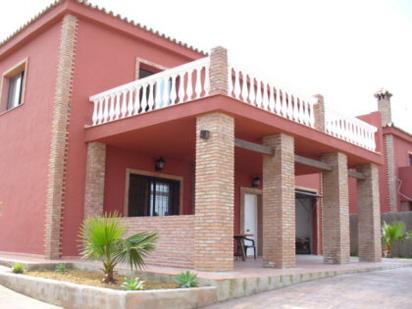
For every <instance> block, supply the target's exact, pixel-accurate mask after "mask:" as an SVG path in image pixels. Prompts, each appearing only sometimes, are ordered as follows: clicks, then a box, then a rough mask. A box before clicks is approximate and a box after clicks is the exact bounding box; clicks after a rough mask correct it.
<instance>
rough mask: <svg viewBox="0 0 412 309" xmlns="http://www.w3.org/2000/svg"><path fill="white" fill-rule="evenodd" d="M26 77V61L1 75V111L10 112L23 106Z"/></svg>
mask: <svg viewBox="0 0 412 309" xmlns="http://www.w3.org/2000/svg"><path fill="white" fill-rule="evenodd" d="M26 75H27V60H24V61H22V62H21V63H19V64H17V65H15V66H14V67H13V68H11V69H9V70H8V71H7V72H5V73H3V77H2V80H1V93H0V99H1V101H0V103H1V104H0V106H1V110H2V111H4V110H11V109H13V108H16V107H18V106H20V105H22V104H23V102H24V89H25V82H26Z"/></svg>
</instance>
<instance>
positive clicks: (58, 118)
mask: <svg viewBox="0 0 412 309" xmlns="http://www.w3.org/2000/svg"><path fill="white" fill-rule="evenodd" d="M77 29H78V19H77V17H75V16H73V15H66V16H64V18H63V22H62V24H61V29H60V45H59V54H58V63H57V76H56V86H55V90H54V91H55V94H54V105H53V120H52V127H51V142H50V156H49V164H48V185H47V198H46V218H45V229H44V233H45V235H44V246H45V248H44V255H45V257H46V258H50V259H56V258H59V257H60V254H61V235H62V230H61V229H62V221H63V213H64V200H65V196H64V192H65V186H66V183H65V181H66V177H65V176H66V171H65V169H66V159H67V147H68V133H69V132H68V125H69V122H70V108H71V102H72V86H73V75H74V66H75V58H76V44H77Z"/></svg>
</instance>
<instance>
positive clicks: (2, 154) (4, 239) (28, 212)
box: [0, 24, 60, 254]
mask: <svg viewBox="0 0 412 309" xmlns="http://www.w3.org/2000/svg"><path fill="white" fill-rule="evenodd" d="M59 36H60V24H55V25H54V26H52V27H51V28H49V29H47V31H44V32H43V33H41V34H40V35H38V36H37V37H34V38H33V39H32V40H31V41H29V42H27V43H26V44H24V45H23V46H20V47H19V48H18V49H16V50H15V51H14V52H13V53H11V54H9V55H8V56H6V57H4V56H3V55H0V73H1V75H2V73H3V72H5V71H6V70H8V69H9V68H10V67H13V66H14V65H15V64H17V63H19V62H20V61H22V60H23V59H25V58H27V59H28V70H27V76H26V89H25V100H24V104H23V105H21V106H20V107H18V108H16V109H14V110H11V111H8V112H5V113H3V114H1V115H0V145H1V146H0V149H1V151H0V251H9V252H16V253H17V252H25V253H31V254H43V253H44V243H43V237H44V224H45V204H46V192H47V173H48V161H49V152H50V137H51V120H52V106H53V99H54V91H55V81H56V73H57V70H56V68H57V53H58V43H59Z"/></svg>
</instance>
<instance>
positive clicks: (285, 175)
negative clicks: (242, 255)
mask: <svg viewBox="0 0 412 309" xmlns="http://www.w3.org/2000/svg"><path fill="white" fill-rule="evenodd" d="M263 143H264V144H265V145H266V146H271V147H273V148H275V149H276V150H275V154H274V155H273V156H267V155H265V156H264V157H263V263H264V266H265V267H277V268H285V267H293V266H295V234H296V231H295V152H294V139H293V137H291V136H288V135H285V134H278V135H274V136H267V137H265V138H264V139H263Z"/></svg>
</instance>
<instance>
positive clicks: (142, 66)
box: [136, 58, 179, 111]
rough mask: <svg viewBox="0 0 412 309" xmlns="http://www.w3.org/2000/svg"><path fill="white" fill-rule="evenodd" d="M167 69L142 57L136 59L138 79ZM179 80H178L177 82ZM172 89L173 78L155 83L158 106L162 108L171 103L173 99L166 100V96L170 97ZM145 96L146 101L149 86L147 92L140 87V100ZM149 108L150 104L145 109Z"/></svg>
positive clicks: (154, 91) (154, 90)
mask: <svg viewBox="0 0 412 309" xmlns="http://www.w3.org/2000/svg"><path fill="white" fill-rule="evenodd" d="M165 69H166V68H165V67H163V66H160V65H157V64H154V63H152V62H150V61H147V60H144V59H140V58H137V59H136V79H142V78H145V77H149V76H151V75H153V74H156V73H159V72H161V71H163V70H165ZM178 78H179V77H178ZM178 78H177V79H178ZM178 82H179V81H178V80H177V81H176V83H178ZM171 90H172V80H171V79H168V80H164V79H161V80H158V81H157V82H156V84H155V85H154V87H153V89H152V91H153V96H154V101H155V104H156V105H155V107H156V108H161V107H165V106H167V105H170V103H171V102H170V101H171V100H170V99H167V100H165V99H164V97H165V95H167V97H168V98H170V92H171ZM143 96H145V98H146V101H148V97H149V88H146V91H145V92H144V91H143V89H140V92H139V99H140V101H142V99H143ZM148 109H149V106H147V107H146V110H145V111H148Z"/></svg>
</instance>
